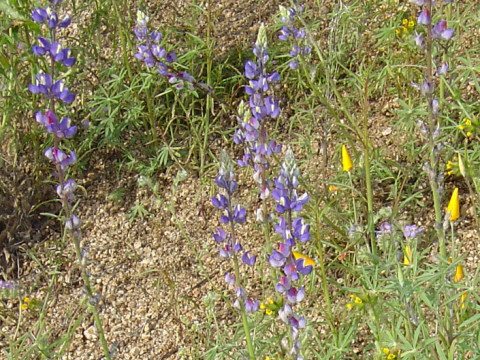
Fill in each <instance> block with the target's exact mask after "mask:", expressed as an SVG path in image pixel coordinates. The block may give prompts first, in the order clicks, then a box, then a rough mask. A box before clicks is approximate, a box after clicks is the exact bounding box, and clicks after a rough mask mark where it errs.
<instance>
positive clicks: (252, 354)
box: [228, 194, 255, 360]
mask: <svg viewBox="0 0 480 360" xmlns="http://www.w3.org/2000/svg"><path fill="white" fill-rule="evenodd" d="M228 198H229V199H228V203H229V209H228V212H229V213H230V214H233V209H232V198H231V195H230V194H229V195H228ZM230 234H231V235H232V244H236V239H237V236H236V231H235V223H234V222H233V221H230ZM233 268H234V272H235V286H236V287H237V288H238V287H240V286H241V284H242V281H241V275H240V269H239V266H238V258H237V253H236V251H233ZM238 302H239V304H240V315H241V317H242V324H243V329H244V331H245V340H246V342H247V350H248V355H249V357H250V360H255V351H254V349H253V343H252V337H251V335H250V326H249V324H248V319H247V314H246V312H245V304H244V303H243V301H238Z"/></svg>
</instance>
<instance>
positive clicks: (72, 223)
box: [65, 215, 82, 231]
mask: <svg viewBox="0 0 480 360" xmlns="http://www.w3.org/2000/svg"><path fill="white" fill-rule="evenodd" d="M81 225H82V222H81V221H80V219H79V218H78V217H77V215H72V216H71V217H70V218H69V219H67V220H66V221H65V229H67V230H69V231H76V230H79V229H80V226H81Z"/></svg>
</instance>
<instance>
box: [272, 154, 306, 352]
mask: <svg viewBox="0 0 480 360" xmlns="http://www.w3.org/2000/svg"><path fill="white" fill-rule="evenodd" d="M298 176H299V169H298V167H297V164H296V161H295V157H294V155H293V152H292V150H291V149H288V150H287V152H286V154H285V161H284V162H283V164H282V167H281V169H280V173H279V175H278V176H277V177H276V178H275V179H274V183H275V188H274V190H273V191H272V197H273V198H274V199H275V202H276V211H277V213H278V214H279V218H278V222H277V223H276V224H275V232H276V233H278V234H280V235H281V237H282V239H283V241H282V242H281V243H279V244H278V248H277V250H273V252H272V254H271V255H270V258H269V262H270V265H271V266H273V267H274V268H277V269H281V275H280V277H279V279H278V282H277V284H276V287H275V289H276V291H277V292H279V293H280V294H282V296H283V297H284V300H285V303H284V306H283V307H282V308H281V309H280V310H279V317H280V319H281V320H282V322H283V323H285V324H286V325H287V327H288V328H289V333H288V336H286V337H284V338H283V339H282V342H281V344H282V347H283V349H284V350H285V352H286V355H287V356H288V357H289V358H290V359H295V360H301V359H303V357H302V355H301V353H300V350H301V340H300V338H299V333H300V330H301V329H303V328H305V326H306V321H307V320H306V318H305V317H303V316H300V315H299V314H298V313H296V312H295V307H296V305H297V304H298V303H300V302H301V301H302V300H303V299H304V298H305V289H304V288H303V287H302V286H297V285H295V283H296V282H297V281H298V280H299V279H300V275H308V274H309V273H310V272H311V271H312V269H313V265H314V262H313V260H311V259H310V258H308V257H307V256H305V255H302V254H301V253H300V252H298V251H294V248H295V246H296V244H297V242H300V243H305V242H307V241H308V240H309V239H310V225H308V224H306V223H305V221H304V219H303V218H302V217H300V216H297V215H296V214H297V213H298V212H300V211H301V210H302V209H303V206H304V205H305V204H306V203H307V202H308V194H307V193H304V194H302V195H300V196H299V195H298V193H297V187H298Z"/></svg>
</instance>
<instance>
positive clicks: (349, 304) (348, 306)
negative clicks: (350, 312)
mask: <svg viewBox="0 0 480 360" xmlns="http://www.w3.org/2000/svg"><path fill="white" fill-rule="evenodd" d="M345 306H346V307H347V309H351V308H352V307H353V304H352V303H348V304H347V305H345Z"/></svg>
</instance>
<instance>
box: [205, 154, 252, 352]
mask: <svg viewBox="0 0 480 360" xmlns="http://www.w3.org/2000/svg"><path fill="white" fill-rule="evenodd" d="M215 184H216V185H217V186H218V187H219V188H220V189H223V192H224V193H225V195H224V194H221V193H218V194H217V195H216V196H214V197H213V198H212V204H213V205H214V206H215V207H216V208H218V209H220V210H222V215H221V217H220V222H221V223H223V224H224V225H225V226H226V228H227V229H226V230H225V229H222V228H218V229H217V233H215V234H214V235H213V238H214V240H215V241H216V242H217V243H219V244H222V248H220V257H222V258H225V259H232V260H233V268H234V273H233V274H231V273H226V274H225V282H226V283H227V284H228V285H229V286H231V287H233V288H234V289H235V302H234V307H235V308H236V309H237V310H239V311H240V314H241V318H242V324H243V328H244V331H245V338H246V341H247V349H248V354H249V357H250V359H252V360H253V359H255V350H254V348H253V343H252V339H251V335H250V326H249V323H248V318H247V312H254V311H257V310H258V307H259V302H258V301H257V300H254V299H251V298H249V297H247V294H246V291H245V285H244V278H245V275H244V272H241V269H240V261H239V255H238V253H239V252H241V251H242V250H243V247H242V244H241V242H240V238H239V236H238V230H237V229H236V227H235V225H236V224H243V223H245V221H246V216H247V214H246V210H245V208H244V207H243V206H241V205H240V204H238V203H237V204H235V203H234V198H233V195H234V193H235V192H236V191H237V189H238V184H237V182H236V181H235V179H234V172H233V162H232V160H231V159H230V157H229V156H228V154H227V153H226V152H223V153H222V155H221V157H220V169H219V171H218V176H217V177H216V178H215ZM256 259H257V257H256V256H255V255H250V254H249V252H248V251H244V252H243V255H242V256H241V260H242V262H243V263H244V264H245V265H246V266H254V265H255V262H256Z"/></svg>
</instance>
